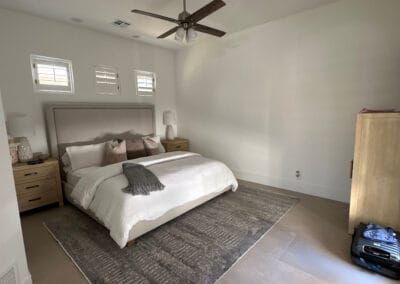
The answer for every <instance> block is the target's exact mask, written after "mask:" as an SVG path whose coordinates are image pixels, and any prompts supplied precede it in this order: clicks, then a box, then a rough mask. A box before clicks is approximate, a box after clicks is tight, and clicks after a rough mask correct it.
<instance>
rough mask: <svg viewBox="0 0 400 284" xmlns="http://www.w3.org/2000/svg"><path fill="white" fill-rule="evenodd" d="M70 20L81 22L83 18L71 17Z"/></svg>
mask: <svg viewBox="0 0 400 284" xmlns="http://www.w3.org/2000/svg"><path fill="white" fill-rule="evenodd" d="M71 21H72V22H74V23H82V22H83V20H82V19H81V18H75V17H74V18H71Z"/></svg>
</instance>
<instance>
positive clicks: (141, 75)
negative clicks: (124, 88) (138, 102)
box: [135, 70, 156, 96]
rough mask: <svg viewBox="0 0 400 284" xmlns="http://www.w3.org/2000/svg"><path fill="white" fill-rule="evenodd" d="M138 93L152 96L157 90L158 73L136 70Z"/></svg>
mask: <svg viewBox="0 0 400 284" xmlns="http://www.w3.org/2000/svg"><path fill="white" fill-rule="evenodd" d="M135 76H136V94H137V95H138V96H152V95H153V94H154V93H155V91H156V74H155V73H153V72H148V71H140V70H136V71H135Z"/></svg>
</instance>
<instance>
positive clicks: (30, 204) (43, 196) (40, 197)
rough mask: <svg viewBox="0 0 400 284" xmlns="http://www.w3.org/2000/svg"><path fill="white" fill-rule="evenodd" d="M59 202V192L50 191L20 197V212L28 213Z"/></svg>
mask: <svg viewBox="0 0 400 284" xmlns="http://www.w3.org/2000/svg"><path fill="white" fill-rule="evenodd" d="M54 202H58V196H57V192H56V191H55V190H50V191H47V192H38V193H32V194H27V195H26V196H25V195H24V196H19V197H18V206H19V211H20V212H22V211H26V210H29V209H33V208H36V207H39V206H43V205H47V204H50V203H54Z"/></svg>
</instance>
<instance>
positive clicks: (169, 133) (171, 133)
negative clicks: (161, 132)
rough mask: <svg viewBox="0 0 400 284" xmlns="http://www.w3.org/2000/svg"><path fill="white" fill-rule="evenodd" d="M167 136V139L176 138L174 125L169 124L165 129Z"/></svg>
mask: <svg viewBox="0 0 400 284" xmlns="http://www.w3.org/2000/svg"><path fill="white" fill-rule="evenodd" d="M165 138H166V139H167V140H174V139H175V133H174V128H173V127H172V125H167V128H166V129H165Z"/></svg>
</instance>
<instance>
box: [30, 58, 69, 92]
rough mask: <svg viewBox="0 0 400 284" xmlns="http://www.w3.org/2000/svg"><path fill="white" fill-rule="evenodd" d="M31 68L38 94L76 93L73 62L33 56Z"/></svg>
mask: <svg viewBox="0 0 400 284" xmlns="http://www.w3.org/2000/svg"><path fill="white" fill-rule="evenodd" d="M31 67H32V79H33V88H34V89H35V91H36V92H55V93H71V94H72V93H74V79H73V75H72V63H71V61H69V60H64V59H59V58H52V57H45V56H40V55H31Z"/></svg>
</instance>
